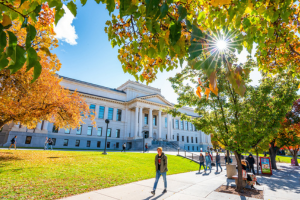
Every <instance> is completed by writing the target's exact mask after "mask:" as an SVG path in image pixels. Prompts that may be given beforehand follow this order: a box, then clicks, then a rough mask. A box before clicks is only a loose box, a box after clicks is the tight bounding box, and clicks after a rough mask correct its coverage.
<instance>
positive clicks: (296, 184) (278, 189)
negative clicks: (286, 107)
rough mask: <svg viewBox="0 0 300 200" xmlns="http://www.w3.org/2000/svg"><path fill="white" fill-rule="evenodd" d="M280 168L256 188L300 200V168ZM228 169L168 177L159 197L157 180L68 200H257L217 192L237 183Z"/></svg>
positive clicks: (279, 199)
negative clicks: (154, 190) (228, 172)
mask: <svg viewBox="0 0 300 200" xmlns="http://www.w3.org/2000/svg"><path fill="white" fill-rule="evenodd" d="M278 166H279V169H280V170H277V171H275V172H274V175H273V176H271V177H260V176H259V177H258V181H259V182H260V183H262V186H256V188H257V189H260V190H263V191H264V199H265V200H299V199H300V168H295V167H291V166H290V165H287V164H278ZM225 175H226V170H223V172H222V173H215V168H213V171H212V173H211V174H204V173H203V172H202V173H200V174H199V173H198V172H188V173H182V174H176V175H169V176H167V181H168V192H167V193H166V194H162V191H163V180H162V178H161V179H160V181H159V184H158V188H157V190H156V195H155V196H152V195H151V193H150V191H151V190H152V187H153V183H154V178H152V179H148V180H143V181H138V182H134V183H129V184H125V185H120V186H116V187H111V188H106V189H102V190H96V191H93V192H88V193H84V194H80V195H76V196H72V197H68V198H65V200H85V199H87V200H96V199H97V200H99V199H100V200H115V199H124V200H126V199H128V200H141V199H143V200H156V199H166V200H196V199H198V200H204V199H207V200H209V199H210V200H229V199H230V200H254V198H249V197H243V196H238V195H232V194H226V193H220V192H215V191H214V190H215V189H217V188H218V187H219V186H221V185H234V184H235V183H234V180H231V179H227V178H226V176H225Z"/></svg>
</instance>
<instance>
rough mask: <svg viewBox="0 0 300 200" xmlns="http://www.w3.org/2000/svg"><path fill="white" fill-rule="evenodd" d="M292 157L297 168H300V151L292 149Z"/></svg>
mask: <svg viewBox="0 0 300 200" xmlns="http://www.w3.org/2000/svg"><path fill="white" fill-rule="evenodd" d="M290 152H291V154H292V156H293V159H294V160H295V166H299V163H298V156H297V153H298V149H292V150H290Z"/></svg>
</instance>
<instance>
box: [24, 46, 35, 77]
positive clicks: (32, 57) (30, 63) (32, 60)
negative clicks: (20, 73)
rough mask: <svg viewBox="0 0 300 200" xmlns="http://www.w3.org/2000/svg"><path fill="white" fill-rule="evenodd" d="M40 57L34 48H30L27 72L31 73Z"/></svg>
mask: <svg viewBox="0 0 300 200" xmlns="http://www.w3.org/2000/svg"><path fill="white" fill-rule="evenodd" d="M37 58H38V55H37V53H36V51H35V50H34V48H32V47H30V48H29V49H28V50H27V68H26V71H29V70H30V69H31V68H32V67H33V66H34V64H35V63H36V62H38V61H37Z"/></svg>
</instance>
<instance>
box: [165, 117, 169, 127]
mask: <svg viewBox="0 0 300 200" xmlns="http://www.w3.org/2000/svg"><path fill="white" fill-rule="evenodd" d="M165 127H166V128H167V127H168V118H167V117H165Z"/></svg>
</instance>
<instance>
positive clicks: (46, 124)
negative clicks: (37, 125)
mask: <svg viewBox="0 0 300 200" xmlns="http://www.w3.org/2000/svg"><path fill="white" fill-rule="evenodd" d="M48 124H49V122H48V121H44V125H43V130H48Z"/></svg>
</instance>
